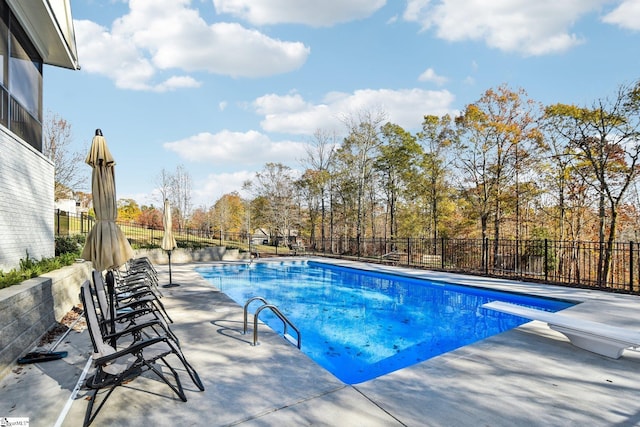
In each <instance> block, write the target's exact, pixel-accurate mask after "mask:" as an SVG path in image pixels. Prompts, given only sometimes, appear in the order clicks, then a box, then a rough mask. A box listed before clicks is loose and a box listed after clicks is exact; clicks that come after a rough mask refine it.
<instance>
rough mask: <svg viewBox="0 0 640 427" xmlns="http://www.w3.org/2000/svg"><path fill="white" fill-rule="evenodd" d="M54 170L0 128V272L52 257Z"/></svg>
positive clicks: (29, 148) (23, 144) (49, 163)
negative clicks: (25, 261) (27, 260)
mask: <svg viewBox="0 0 640 427" xmlns="http://www.w3.org/2000/svg"><path fill="white" fill-rule="evenodd" d="M53 190H54V167H53V164H52V163H51V162H50V161H49V160H48V159H46V158H45V157H44V156H43V155H42V154H41V153H39V152H37V151H36V150H34V149H33V148H32V147H31V146H29V145H28V144H26V143H24V142H23V141H21V140H19V139H17V138H16V137H15V136H13V135H11V134H10V133H9V132H8V131H7V130H6V129H5V128H3V127H1V126H0V270H5V271H8V270H11V269H12V268H16V267H17V266H18V265H19V261H20V259H21V258H25V257H26V254H27V253H28V254H29V257H30V258H33V259H35V260H40V259H42V258H49V257H52V256H54V254H55V248H54V217H53Z"/></svg>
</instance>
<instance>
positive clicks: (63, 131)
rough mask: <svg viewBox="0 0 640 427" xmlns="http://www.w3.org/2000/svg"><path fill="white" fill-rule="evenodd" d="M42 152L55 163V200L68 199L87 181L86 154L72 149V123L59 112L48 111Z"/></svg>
mask: <svg viewBox="0 0 640 427" xmlns="http://www.w3.org/2000/svg"><path fill="white" fill-rule="evenodd" d="M43 133H44V135H43V149H42V152H43V154H44V155H45V156H47V158H48V159H49V160H51V161H52V162H53V164H54V168H55V175H54V181H55V189H54V197H55V200H59V199H68V198H70V197H71V194H70V193H72V192H73V191H76V190H80V189H82V188H83V187H84V185H85V184H86V183H87V180H88V178H87V176H88V175H87V174H86V173H85V170H84V169H87V170H88V169H89V168H84V166H86V165H85V164H84V158H85V154H83V153H80V152H74V151H71V147H70V146H71V144H72V143H73V134H72V132H71V124H70V123H69V122H67V121H66V120H65V119H63V118H62V117H60V116H59V115H57V114H53V113H51V112H49V113H47V118H46V119H45V122H44V126H43Z"/></svg>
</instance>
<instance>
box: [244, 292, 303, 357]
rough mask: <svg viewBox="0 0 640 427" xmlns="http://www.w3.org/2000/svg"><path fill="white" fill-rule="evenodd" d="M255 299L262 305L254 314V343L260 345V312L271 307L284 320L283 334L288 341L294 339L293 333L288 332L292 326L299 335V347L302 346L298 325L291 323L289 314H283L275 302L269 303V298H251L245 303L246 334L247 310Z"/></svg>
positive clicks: (245, 324)
mask: <svg viewBox="0 0 640 427" xmlns="http://www.w3.org/2000/svg"><path fill="white" fill-rule="evenodd" d="M253 301H260V302H261V303H262V305H261V306H260V307H258V309H257V310H256V312H255V313H254V314H253V345H258V316H259V315H260V312H262V310H265V309H269V310H271V311H272V312H273V314H275V315H276V316H278V318H279V319H280V320H282V324H283V326H284V331H283V335H284V338H285V339H286V340H287V341H289V342H292V340H293V337H291V335H289V334H288V333H287V328H288V327H289V326H291V329H293V330H294V331H296V334H297V336H298V340H297V346H298V348H300V340H301V337H300V330H299V329H298V328H296V325H294V324H293V323H291V321H290V320H289V319H287V316H285V315H284V314H282V312H281V311H280V310H279V309H278V307H276V306H275V305H273V304H269V303H268V302H267V300H265V299H264V298H262V297H253V298H249V299H248V300H247V302H246V303H245V304H244V334H246V333H247V311H248V309H249V304H251V303H252V302H253Z"/></svg>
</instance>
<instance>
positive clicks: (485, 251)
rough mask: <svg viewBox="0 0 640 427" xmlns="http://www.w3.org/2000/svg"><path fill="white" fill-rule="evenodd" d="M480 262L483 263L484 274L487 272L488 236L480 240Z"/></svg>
mask: <svg viewBox="0 0 640 427" xmlns="http://www.w3.org/2000/svg"><path fill="white" fill-rule="evenodd" d="M482 262H483V263H484V274H489V238H488V237H485V238H484V240H483V241H482Z"/></svg>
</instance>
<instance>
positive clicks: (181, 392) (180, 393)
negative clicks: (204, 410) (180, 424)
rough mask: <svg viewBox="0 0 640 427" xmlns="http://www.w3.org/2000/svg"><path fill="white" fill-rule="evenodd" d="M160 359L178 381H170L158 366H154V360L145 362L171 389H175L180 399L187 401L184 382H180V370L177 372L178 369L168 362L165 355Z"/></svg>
mask: <svg viewBox="0 0 640 427" xmlns="http://www.w3.org/2000/svg"><path fill="white" fill-rule="evenodd" d="M160 360H162V361H163V362H164V364H165V366H166V367H167V368H169V370H170V371H171V374H172V375H173V378H174V380H175V382H176V383H175V385H174V384H171V381H169V379H168V378H167V377H166V375H165V374H163V373H162V372H161V371H160V370H159V369H158V368H157V367H156V366H154V363H153V362H146V361H145V362H144V364H145V365H146V366H147V367H148V368H149V370H151V371H153V372H154V373H155V374H156V375H157V376H158V377H159V378H160V379H161V380H162V381H164V383H165V384H167V385H168V386H169V388H171V390H173V391H174V393H175V394H177V395H178V397H179V398H180V400H182V401H183V402H186V401H187V396H186V394H185V393H184V389H183V388H182V383H181V382H180V377H179V376H178V372H176V370H175V369H174V368H173V367H172V366H171V365H170V364H169V363H167V361H166V360H165V358H164V357H162V358H160Z"/></svg>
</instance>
